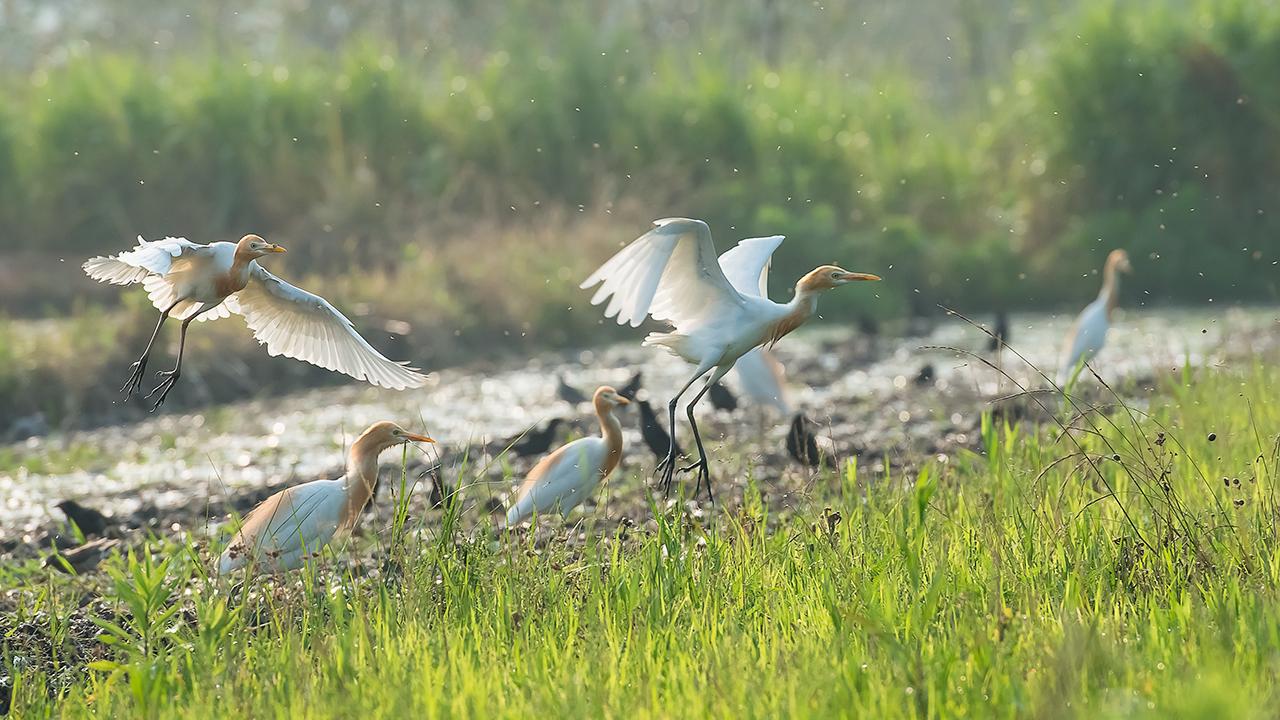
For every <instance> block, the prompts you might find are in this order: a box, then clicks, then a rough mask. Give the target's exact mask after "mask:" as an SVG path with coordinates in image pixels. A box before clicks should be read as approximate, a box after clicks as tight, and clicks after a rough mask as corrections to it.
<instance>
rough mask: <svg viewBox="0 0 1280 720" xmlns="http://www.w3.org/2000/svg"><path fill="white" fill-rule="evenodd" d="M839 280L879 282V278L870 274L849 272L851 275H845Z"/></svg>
mask: <svg viewBox="0 0 1280 720" xmlns="http://www.w3.org/2000/svg"><path fill="white" fill-rule="evenodd" d="M841 279H842V280H879V279H880V276H879V275H872V274H871V273H856V272H851V273H845V274H844V276H843V277H842V278H841Z"/></svg>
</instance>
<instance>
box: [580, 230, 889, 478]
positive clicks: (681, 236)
mask: <svg viewBox="0 0 1280 720" xmlns="http://www.w3.org/2000/svg"><path fill="white" fill-rule="evenodd" d="M654 225H655V227H654V229H652V230H650V231H649V232H647V233H645V234H644V235H642V236H641V237H640V238H639V239H637V240H635V241H634V242H632V243H631V244H630V245H627V246H626V247H625V248H623V249H622V250H620V251H619V252H618V253H617V254H616V255H614V256H613V257H612V258H610V259H609V260H608V261H607V262H605V264H604V265H601V266H600V268H599V269H598V270H596V271H595V272H594V273H592V274H591V277H589V278H587V279H586V281H585V282H583V283H582V287H583V288H589V287H592V286H594V285H596V284H599V285H600V288H599V289H598V290H597V291H596V293H595V295H594V296H593V297H592V298H591V303H592V304H593V305H598V304H600V303H603V302H604V301H606V300H609V304H608V306H607V308H606V309H605V316H606V317H616V318H617V321H618V324H619V325H623V324H626V323H630V324H631V325H632V326H633V327H638V326H639V325H640V324H641V323H642V322H644V319H645V317H646V316H651V317H653V319H655V320H661V321H665V322H666V323H668V324H669V325H671V326H672V328H673V332H665V333H650V334H649V336H648V337H646V338H645V340H644V344H645V345H650V346H657V347H663V348H666V349H667V350H668V351H670V352H671V353H673V354H675V355H677V356H678V357H681V358H684V360H685V361H687V362H689V363H690V364H692V365H695V366H696V369H695V370H694V372H693V375H692V376H691V377H690V378H689V380H688V382H686V383H685V384H684V385H683V386H682V387H681V388H680V390H679V391H678V392H676V394H675V396H674V397H673V398H671V401H670V402H669V403H668V404H667V411H668V416H669V420H668V424H669V425H670V426H671V430H672V432H671V436H672V444H671V449H670V451H669V452H668V454H667V457H666V459H665V460H663V461H662V462H661V463H659V467H660V468H661V470H662V482H663V486H664V487H665V488H667V489H668V490H669V489H670V487H671V481H672V478H673V476H674V473H675V462H676V456H675V417H676V404H677V403H678V402H679V400H680V397H681V396H683V395H684V393H685V391H687V390H688V389H689V388H690V386H692V385H693V384H694V383H695V382H697V380H698V379H699V378H701V377H702V376H703V375H707V374H708V373H710V374H709V375H708V377H707V380H706V382H705V383H704V384H703V386H702V388H701V389H699V390H698V392H697V394H696V395H694V397H693V400H691V401H690V402H689V406H688V408H687V414H688V417H689V426H690V428H691V429H692V431H693V439H694V442H695V443H696V444H697V446H698V455H699V458H698V461H697V462H695V463H694V464H692V465H690V466H688V467H686V468H682V471H688V470H693V469H697V471H698V478H697V484H696V485H695V486H694V494H695V495H696V494H697V492H698V488H699V487H700V486H701V484H702V482H704V481H705V482H706V483H707V494H708V496H710V495H711V475H710V472H709V470H708V465H707V453H706V449H705V448H704V447H703V444H702V437H701V435H700V434H699V433H698V424H697V422H696V421H695V420H694V407H695V406H696V405H697V404H698V401H699V400H701V399H702V396H703V395H705V394H706V392H707V389H708V388H709V387H711V385H712V384H714V383H716V382H718V381H719V380H720V378H722V377H724V375H725V373H727V372H729V370H730V369H731V368H732V367H733V365H734V363H735V362H737V361H738V358H740V357H742V356H743V355H745V354H746V353H748V352H750V351H751V350H752V349H753V348H756V347H759V346H761V345H770V346H772V345H773V344H774V343H776V342H778V341H779V340H780V339H782V338H783V337H784V336H785V335H787V333H790V332H791V331H792V330H795V329H796V328H798V327H800V326H801V325H803V324H804V323H805V321H807V320H808V319H809V318H810V316H812V315H813V313H814V312H815V311H816V310H817V306H818V297H819V296H820V295H821V294H822V293H823V292H825V291H827V290H830V289H832V288H835V287H839V286H841V285H844V284H846V283H850V282H854V281H858V280H879V279H880V278H879V277H877V276H875V275H871V274H868V273H860V272H849V271H848V270H844V269H842V268H839V267H836V266H834V265H823V266H821V267H818V268H816V269H814V270H812V271H811V272H809V273H808V274H807V275H805V276H804V277H802V278H800V281H799V282H797V283H796V287H795V296H794V297H793V298H792V299H791V301H790V302H788V303H776V302H773V301H772V300H769V299H768V297H766V294H765V290H766V288H767V281H768V272H769V261H770V258H771V257H772V256H773V252H774V250H776V249H777V247H778V245H779V244H781V243H782V236H781V235H774V236H772V237H764V238H749V239H746V240H743V241H742V242H740V243H738V245H737V246H736V247H734V248H733V249H732V250H729V251H728V252H726V253H725V254H724V255H723V256H721V257H720V259H719V261H718V262H717V260H716V251H715V245H714V243H713V242H712V240H711V230H710V228H708V227H707V224H706V223H704V222H702V221H701V220H689V219H684V218H668V219H665V220H658V221H656V222H655V223H654ZM610 298H612V299H610ZM713 371H714V372H713Z"/></svg>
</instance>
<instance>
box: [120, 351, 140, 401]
mask: <svg viewBox="0 0 1280 720" xmlns="http://www.w3.org/2000/svg"><path fill="white" fill-rule="evenodd" d="M146 372H147V359H146V358H145V357H144V358H140V359H139V360H138V361H137V362H135V363H134V364H133V365H131V366H130V367H129V377H128V378H127V379H126V380H125V381H124V385H121V386H120V392H121V393H123V394H124V399H125V402H128V401H129V398H131V397H133V396H134V395H136V394H137V392H138V391H139V390H141V389H142V378H143V377H145V376H146Z"/></svg>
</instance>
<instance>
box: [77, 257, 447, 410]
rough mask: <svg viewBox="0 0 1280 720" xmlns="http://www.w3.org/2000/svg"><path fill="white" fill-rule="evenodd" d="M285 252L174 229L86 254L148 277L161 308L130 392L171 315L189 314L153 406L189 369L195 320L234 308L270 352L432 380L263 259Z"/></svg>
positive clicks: (103, 270)
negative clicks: (115, 249) (186, 359)
mask: <svg viewBox="0 0 1280 720" xmlns="http://www.w3.org/2000/svg"><path fill="white" fill-rule="evenodd" d="M283 252H284V248H282V247H280V246H279V245H276V244H274V243H269V242H267V241H265V240H263V239H262V238H261V237H258V236H257V235H245V236H244V237H242V238H240V241H239V242H235V243H230V242H216V243H212V244H210V245H200V244H198V243H193V242H191V241H189V240H186V239H183V238H172V237H171V238H165V239H163V240H156V241H154V242H147V241H145V240H143V239H142V238H141V237H139V238H138V245H137V247H135V248H133V249H132V250H129V251H126V252H122V253H119V254H117V255H112V256H110V257H95V258H92V259H90V260H88V261H87V262H85V263H84V265H83V267H84V271H85V272H86V273H88V275H89V277H91V278H93V279H94V280H97V281H99V282H105V283H112V284H114V285H129V284H131V283H142V286H143V288H145V289H146V291H147V295H148V297H149V298H150V299H151V302H152V304H154V305H155V307H156V309H157V310H159V311H160V320H159V322H157V323H156V329H155V330H154V331H153V332H152V333H151V339H150V340H149V341H147V348H146V349H145V350H143V351H142V357H140V358H138V360H137V362H135V363H134V364H133V366H132V367H131V368H130V370H129V377H128V379H126V380H125V382H124V386H123V387H121V388H120V392H122V393H124V396H125V400H128V399H129V398H130V397H132V396H133V395H134V394H135V393H137V392H138V391H139V390H141V388H142V381H143V379H144V378H145V377H146V371H147V362H148V361H149V359H150V357H151V349H152V347H153V346H154V345H155V342H156V337H157V336H158V335H159V334H160V329H161V328H162V327H163V326H164V323H165V321H166V320H168V319H169V317H170V316H172V317H173V318H175V319H178V320H181V321H182V328H181V331H180V333H179V336H178V358H177V362H176V364H175V365H174V366H173V369H172V370H165V371H163V372H161V373H159V375H160V377H162V378H163V380H162V381H161V382H160V384H159V385H157V386H156V387H155V388H154V389H152V390H151V392H149V393H147V394H146V396H145V398H150V397H152V396H158V397H156V400H155V402H154V403H153V404H152V405H151V409H152V410H153V411H154V410H155V409H156V408H158V407H160V405H161V404H162V403H163V402H164V399H165V398H166V397H167V396H168V395H169V391H171V390H173V388H174V386H175V385H177V383H178V378H179V377H180V376H181V375H182V351H183V348H184V347H185V346H186V342H187V327H188V326H189V325H190V324H191V322H192V321H193V320H215V319H218V318H225V317H229V316H231V315H232V314H233V313H234V314H238V315H241V316H243V317H244V320H245V324H247V325H248V326H249V329H250V330H252V331H253V336H254V337H255V338H257V340H258V342H259V343H262V344H264V345H266V349H267V354H269V355H272V356H275V355H284V356H286V357H291V358H294V359H296V360H302V361H303V362H308V363H311V364H312V365H318V366H319V367H322V368H325V369H326V370H334V371H336V372H340V373H343V374H345V375H350V376H351V377H353V378H355V379H357V380H364V381H366V382H369V383H372V384H374V385H378V386H381V387H385V388H391V389H393V390H404V389H406V388H416V387H422V385H423V384H425V383H426V382H427V378H426V376H425V375H422V374H421V373H419V372H418V371H417V370H415V369H414V368H411V367H408V366H407V365H405V364H403V363H398V362H393V361H391V360H388V359H387V358H386V357H384V356H383V355H382V353H380V352H378V351H377V350H375V349H374V348H373V346H372V345H370V344H369V343H368V341H366V340H365V339H364V338H363V337H361V336H360V333H358V332H356V329H355V326H354V325H352V323H351V321H350V320H348V319H347V317H346V316H345V315H343V314H342V313H340V312H338V310H337V308H335V307H334V306H333V305H330V304H329V302H328V301H326V300H325V299H324V298H322V297H320V296H319V295H313V294H311V293H309V292H307V291H306V290H303V289H301V288H297V287H294V286H293V285H290V284H289V283H287V282H285V281H284V280H281V279H280V278H278V277H276V276H275V275H272V274H271V273H270V272H268V271H267V269H266V268H264V267H262V265H260V264H259V262H258V261H259V260H260V259H262V258H265V257H267V256H268V255H274V254H278V253H283Z"/></svg>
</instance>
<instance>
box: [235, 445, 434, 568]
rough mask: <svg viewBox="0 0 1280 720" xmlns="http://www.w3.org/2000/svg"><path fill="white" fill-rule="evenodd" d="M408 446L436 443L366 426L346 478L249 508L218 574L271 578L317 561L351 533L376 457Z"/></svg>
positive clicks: (372, 481)
mask: <svg viewBox="0 0 1280 720" xmlns="http://www.w3.org/2000/svg"><path fill="white" fill-rule="evenodd" d="M407 442H425V443H433V442H435V440H432V439H431V438H429V437H427V436H426V435H418V434H415V433H411V432H408V431H407V430H405V429H403V428H401V427H400V426H399V425H397V424H395V423H393V422H390V421H387V420H383V421H381V422H376V423H374V424H372V425H370V426H369V427H368V429H366V430H365V431H364V432H363V433H362V434H361V435H360V437H358V438H356V441H355V442H354V443H352V444H351V450H350V451H349V452H348V453H347V472H346V474H345V475H343V476H342V477H340V478H337V479H336V480H315V481H312V482H309V483H303V484H301V485H295V486H293V487H291V488H286V489H284V490H281V491H280V492H278V493H276V494H275V495H272V496H271V497H269V498H267V499H266V500H263V501H262V503H261V504H259V505H258V507H256V508H254V509H253V510H252V511H251V512H250V513H249V514H248V515H247V516H246V517H245V519H244V524H243V525H241V526H240V531H239V532H237V533H236V535H235V538H233V539H232V541H231V544H230V545H228V546H227V549H226V550H225V551H224V552H223V553H222V559H221V560H220V561H219V562H218V571H219V572H220V573H222V574H226V573H229V572H233V571H235V570H239V569H240V568H244V567H248V566H250V565H258V566H261V567H262V568H264V569H266V570H269V571H271V572H279V571H282V570H293V569H295V568H298V567H301V566H302V565H303V563H305V562H306V560H307V558H310V557H315V556H318V555H319V553H320V551H321V549H323V548H324V547H325V546H327V545H328V544H329V542H330V541H331V540H333V538H334V536H335V535H338V534H343V535H345V534H348V533H350V532H351V530H352V529H354V528H355V525H356V521H357V520H358V519H359V517H360V512H361V511H362V510H364V506H365V504H366V503H368V502H369V498H370V497H371V496H372V495H373V491H374V488H376V487H377V484H378V455H379V454H380V453H382V451H383V450H386V449H388V448H390V447H394V446H396V445H400V444H402V443H407Z"/></svg>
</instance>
